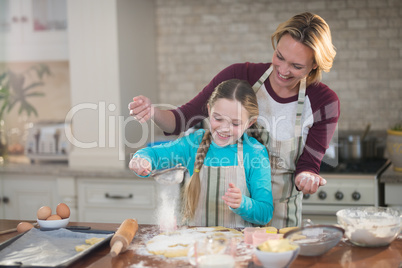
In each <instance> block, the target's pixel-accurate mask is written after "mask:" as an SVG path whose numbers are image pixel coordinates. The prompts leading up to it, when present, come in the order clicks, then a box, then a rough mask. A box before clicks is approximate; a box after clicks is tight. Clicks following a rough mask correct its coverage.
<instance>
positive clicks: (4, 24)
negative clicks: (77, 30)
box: [0, 0, 68, 62]
mask: <svg viewBox="0 0 402 268" xmlns="http://www.w3.org/2000/svg"><path fill="white" fill-rule="evenodd" d="M66 5H67V4H66V0H0V61H4V62H13V61H48V60H50V61H53V60H68V33H67V7H66Z"/></svg>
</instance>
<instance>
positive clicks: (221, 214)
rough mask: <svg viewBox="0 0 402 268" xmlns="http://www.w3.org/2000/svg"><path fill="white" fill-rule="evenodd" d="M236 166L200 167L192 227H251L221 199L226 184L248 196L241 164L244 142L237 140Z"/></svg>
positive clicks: (227, 186) (225, 189)
mask: <svg viewBox="0 0 402 268" xmlns="http://www.w3.org/2000/svg"><path fill="white" fill-rule="evenodd" d="M237 159H238V165H237V166H222V167H208V166H205V165H203V166H202V168H201V170H200V180H201V191H200V196H199V200H200V201H201V202H200V201H199V202H198V206H197V209H196V211H195V214H194V218H193V220H192V221H190V225H193V226H225V227H228V228H235V227H246V226H252V224H251V223H249V222H246V221H245V220H243V219H242V218H241V217H240V216H239V215H237V214H236V213H234V212H233V211H231V210H230V209H229V206H228V205H226V204H225V202H224V201H223V200H222V196H223V195H225V193H226V191H227V190H228V188H229V183H233V184H235V185H236V187H238V188H239V189H240V190H241V192H242V194H243V195H245V196H248V197H249V196H250V193H249V191H248V189H247V183H246V174H245V171H244V165H243V143H242V141H241V140H239V141H238V142H237Z"/></svg>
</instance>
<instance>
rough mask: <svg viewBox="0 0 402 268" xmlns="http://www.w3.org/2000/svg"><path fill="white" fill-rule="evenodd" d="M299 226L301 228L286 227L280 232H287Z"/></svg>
mask: <svg viewBox="0 0 402 268" xmlns="http://www.w3.org/2000/svg"><path fill="white" fill-rule="evenodd" d="M297 228H299V227H285V228H282V229H279V233H280V234H286V233H287V232H289V231H292V230H294V229H297Z"/></svg>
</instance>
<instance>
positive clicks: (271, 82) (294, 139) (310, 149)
mask: <svg viewBox="0 0 402 268" xmlns="http://www.w3.org/2000/svg"><path fill="white" fill-rule="evenodd" d="M271 40H272V45H273V47H274V49H275V51H274V55H273V57H272V63H258V64H256V63H241V64H234V65H231V66H229V67H227V68H226V69H224V70H222V71H221V72H220V73H219V74H218V75H217V76H215V77H214V78H213V79H212V81H211V82H210V83H209V84H208V85H207V86H206V87H205V88H204V89H203V90H202V91H201V92H200V93H199V94H198V95H197V96H196V97H195V98H194V99H192V100H191V101H190V102H188V103H187V104H185V105H183V106H181V107H179V108H178V109H176V110H169V111H167V110H160V109H156V108H153V107H152V106H151V103H150V101H149V99H148V98H146V97H143V96H138V97H135V98H134V99H133V102H131V103H130V104H129V109H130V114H131V115H133V116H134V117H135V118H136V119H137V120H139V121H140V122H145V121H147V120H148V119H150V118H152V119H153V120H154V122H155V123H156V124H157V125H158V126H159V127H160V128H161V129H163V130H164V131H165V132H166V133H170V134H178V133H180V132H181V131H183V130H185V129H187V128H189V127H191V126H193V125H195V124H196V123H198V122H199V121H200V119H199V117H200V115H203V116H206V115H207V112H206V109H205V103H206V101H207V99H208V98H209V96H210V95H211V93H212V91H213V89H214V88H215V86H216V85H217V84H219V83H220V82H222V81H225V80H228V79H232V78H237V79H242V80H247V81H248V82H249V83H250V84H251V85H253V89H254V90H255V91H256V93H257V97H258V105H259V110H260V116H259V119H258V123H259V125H261V126H263V127H264V132H263V133H262V136H263V141H264V144H265V145H266V146H267V148H268V152H269V158H270V163H271V171H272V173H271V174H272V177H271V180H272V193H273V198H274V215H273V218H272V220H271V222H270V223H269V225H272V226H275V227H277V228H282V227H285V226H300V225H301V201H302V193H310V194H313V193H315V192H316V191H317V189H318V187H319V186H323V185H325V183H326V181H325V179H324V178H322V177H321V176H319V175H318V174H319V169H320V164H321V160H322V158H323V156H324V154H325V150H326V149H327V148H328V143H329V141H330V140H331V138H332V136H333V133H334V131H335V128H336V124H337V122H338V118H339V113H340V111H339V99H338V97H337V95H336V94H335V92H333V91H332V90H331V89H330V88H328V86H326V85H324V84H323V83H320V79H321V74H322V71H325V72H329V70H330V69H331V67H332V63H333V60H334V58H335V54H336V52H335V48H334V46H333V45H332V39H331V32H330V29H329V26H328V25H327V23H326V22H325V21H324V20H323V19H322V18H321V17H319V16H317V15H315V14H311V13H308V12H306V13H302V14H299V15H296V16H294V17H292V18H291V19H289V20H288V21H286V22H284V23H282V24H280V25H279V26H278V28H277V30H276V31H275V32H274V34H273V35H272V36H271ZM193 118H197V119H193ZM300 191H301V192H300Z"/></svg>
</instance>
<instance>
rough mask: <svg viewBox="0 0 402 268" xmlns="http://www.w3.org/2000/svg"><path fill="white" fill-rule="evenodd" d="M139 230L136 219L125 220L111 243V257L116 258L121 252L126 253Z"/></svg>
mask: <svg viewBox="0 0 402 268" xmlns="http://www.w3.org/2000/svg"><path fill="white" fill-rule="evenodd" d="M137 230H138V223H137V220H136V219H126V220H124V221H123V223H122V224H121V225H120V227H119V229H117V231H116V233H115V234H114V236H113V237H112V240H111V241H110V247H111V249H110V255H112V257H116V256H117V255H119V253H120V252H124V251H125V250H126V249H127V247H128V245H129V244H130V243H131V241H132V240H133V238H134V236H135V233H136V232H137Z"/></svg>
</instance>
